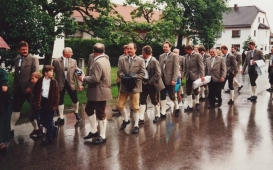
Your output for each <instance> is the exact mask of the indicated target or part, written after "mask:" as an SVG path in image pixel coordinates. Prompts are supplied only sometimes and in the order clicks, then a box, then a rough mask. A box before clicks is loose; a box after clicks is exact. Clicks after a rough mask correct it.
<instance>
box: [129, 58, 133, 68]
mask: <svg viewBox="0 0 273 170" xmlns="http://www.w3.org/2000/svg"><path fill="white" fill-rule="evenodd" d="M132 61H133V58H132V57H130V56H129V68H131V66H132Z"/></svg>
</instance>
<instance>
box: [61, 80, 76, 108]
mask: <svg viewBox="0 0 273 170" xmlns="http://www.w3.org/2000/svg"><path fill="white" fill-rule="evenodd" d="M65 91H67V93H68V95H69V97H70V99H71V100H72V102H73V103H77V102H78V96H77V90H71V89H70V87H69V86H68V83H67V81H65V83H64V88H63V90H61V91H60V101H59V105H63V104H64V94H65Z"/></svg>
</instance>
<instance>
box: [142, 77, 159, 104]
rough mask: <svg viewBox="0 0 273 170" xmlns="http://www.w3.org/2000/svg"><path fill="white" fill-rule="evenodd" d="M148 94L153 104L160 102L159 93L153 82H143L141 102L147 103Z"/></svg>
mask: <svg viewBox="0 0 273 170" xmlns="http://www.w3.org/2000/svg"><path fill="white" fill-rule="evenodd" d="M143 81H145V80H143ZM148 95H149V96H150V98H151V101H152V104H153V105H157V104H158V98H159V96H158V93H157V90H156V88H155V86H154V85H153V84H145V85H144V84H143V85H142V92H141V93H140V104H141V105H145V104H146V103H147V102H146V100H147V97H148Z"/></svg>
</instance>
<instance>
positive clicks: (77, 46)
mask: <svg viewBox="0 0 273 170" xmlns="http://www.w3.org/2000/svg"><path fill="white" fill-rule="evenodd" d="M97 42H100V43H103V44H104V45H105V53H106V54H107V55H109V57H110V62H111V65H112V66H117V65H118V57H119V56H120V55H122V54H123V49H122V46H123V45H124V44H127V43H128V42H124V43H123V44H110V43H109V42H107V41H106V40H98V39H78V38H73V39H67V40H65V46H66V47H71V48H72V50H73V58H74V59H76V60H77V61H79V58H84V60H85V63H87V60H88V57H89V54H91V53H92V47H93V45H94V44H95V43H97ZM149 45H150V46H151V47H152V49H153V56H154V57H156V58H157V59H158V57H159V55H160V54H162V53H163V50H162V44H158V43H153V44H149ZM137 46H138V49H137V52H136V54H137V55H140V54H141V48H142V47H143V46H145V44H137Z"/></svg>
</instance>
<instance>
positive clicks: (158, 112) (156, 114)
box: [154, 104, 160, 117]
mask: <svg viewBox="0 0 273 170" xmlns="http://www.w3.org/2000/svg"><path fill="white" fill-rule="evenodd" d="M154 107H155V116H157V117H160V107H159V104H157V105H155V106H154Z"/></svg>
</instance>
